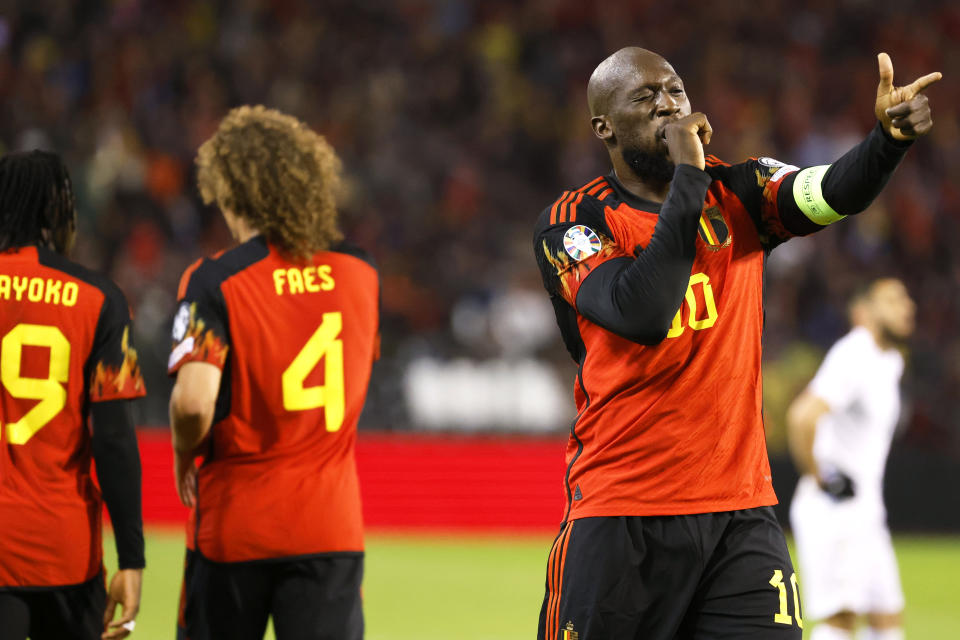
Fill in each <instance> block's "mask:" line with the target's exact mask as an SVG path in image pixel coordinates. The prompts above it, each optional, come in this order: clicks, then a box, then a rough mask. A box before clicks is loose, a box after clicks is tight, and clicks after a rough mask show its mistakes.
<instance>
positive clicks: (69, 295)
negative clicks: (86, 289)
mask: <svg viewBox="0 0 960 640" xmlns="http://www.w3.org/2000/svg"><path fill="white" fill-rule="evenodd" d="M79 296H80V287H78V286H77V283H76V282H68V283H66V284H65V285H63V298H62V301H63V306H65V307H72V306H73V305H75V304H77V298H78V297H79Z"/></svg>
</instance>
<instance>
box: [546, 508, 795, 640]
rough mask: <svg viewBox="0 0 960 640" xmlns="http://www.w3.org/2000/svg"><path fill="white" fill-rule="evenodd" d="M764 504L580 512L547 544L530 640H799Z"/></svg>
mask: <svg viewBox="0 0 960 640" xmlns="http://www.w3.org/2000/svg"><path fill="white" fill-rule="evenodd" d="M796 580H797V579H796V575H795V574H794V571H793V564H792V562H791V561H790V554H789V552H788V551H787V545H786V541H785V540H784V537H783V531H782V530H781V529H780V525H779V523H778V522H777V519H776V516H774V513H773V509H772V508H770V507H760V508H756V509H746V510H743V511H728V512H721V513H707V514H698V515H687V516H642V517H641V516H624V517H603V518H581V519H579V520H572V521H570V522H568V523H567V524H566V525H564V527H563V528H562V529H561V530H560V535H559V536H557V539H556V541H555V542H554V543H553V548H552V549H551V551H550V556H549V560H548V563H547V589H546V596H545V597H544V599H543V608H542V609H541V611H540V630H539V633H538V634H537V637H538V639H539V640H606V639H610V640H707V639H709V640H723V639H730V640H733V639H737V640H744V639H754V638H755V639H757V640H761V639H762V640H800V637H801V629H802V626H803V621H802V619H801V609H800V598H799V588H798V586H797V581H796Z"/></svg>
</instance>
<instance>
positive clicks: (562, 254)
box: [543, 233, 616, 298]
mask: <svg viewBox="0 0 960 640" xmlns="http://www.w3.org/2000/svg"><path fill="white" fill-rule="evenodd" d="M597 236H598V237H599V238H600V247H601V248H600V251H598V252H597V253H595V254H593V255H591V256H589V257H588V258H587V259H585V260H580V261H574V260H573V258H571V257H570V254H568V253H567V252H566V251H564V250H563V249H557V250H556V251H551V250H550V246H549V245H548V244H547V241H546V240H544V241H543V255H544V256H546V258H547V262H549V263H550V266H552V267H553V268H554V269H556V270H557V277H558V278H559V279H560V285H561V286H562V287H563V294H564V297H565V298H569V297H570V295H571V289H570V284H569V279H570V278H574V279H575V280H576V281H577V282H580V281H581V280H583V279H584V278H585V277H586V276H587V274H588V273H590V269H591V267H590V265H589V264H588V262H596V261H597V259H599V260H600V261H601V262H602V261H603V259H604V258H608V257H610V256H611V255H612V254H613V253H614V252H615V251H616V245H614V244H613V241H612V240H611V239H610V238H608V237H607V236H605V235H603V234H601V233H598V234H597Z"/></svg>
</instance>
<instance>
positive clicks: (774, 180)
mask: <svg viewBox="0 0 960 640" xmlns="http://www.w3.org/2000/svg"><path fill="white" fill-rule="evenodd" d="M879 65H880V84H879V85H878V88H877V100H876V103H875V105H874V111H875V113H876V116H877V120H878V122H877V125H876V126H875V127H874V128H873V130H872V131H871V132H870V133H869V134H868V135H867V137H866V138H865V139H864V140H863V141H862V142H860V143H859V144H857V145H856V146H855V147H853V148H852V149H851V150H850V151H848V152H847V153H845V154H844V155H843V156H841V157H840V158H839V159H838V160H837V161H836V162H834V163H833V164H829V165H820V166H814V167H806V168H804V169H800V168H799V167H793V166H783V167H773V168H770V169H769V170H768V167H765V166H761V164H758V163H757V162H755V161H754V162H752V163H745V164H744V165H743V166H744V167H745V169H746V170H745V171H744V172H742V175H739V176H737V177H735V178H734V180H733V181H734V182H739V183H740V184H739V185H736V186H734V190H735V191H737V192H738V194H739V195H741V198H742V199H743V200H744V203H745V204H746V205H747V208H748V210H750V211H751V214H752V215H753V217H754V220H755V222H757V223H758V228H760V230H761V233H763V234H764V235H768V236H772V238H771V240H772V242H770V245H775V244H777V243H778V242H782V241H783V240H786V239H788V238H790V237H793V236H802V235H808V234H811V233H815V232H817V231H819V230H821V229H824V228H825V227H827V226H828V225H830V224H832V223H834V222H837V221H839V220H842V219H843V218H844V217H846V216H849V215H855V214H857V213H860V212H862V211H863V210H865V209H866V208H867V207H868V206H869V205H870V203H872V202H873V200H874V199H875V198H876V197H877V196H878V195H879V194H880V192H881V191H882V190H883V188H884V187H885V186H886V184H887V182H888V181H889V179H890V177H891V176H892V175H893V172H894V170H895V169H896V168H897V166H898V165H899V163H900V161H901V160H902V158H903V156H904V154H906V152H907V149H909V148H910V145H911V144H912V142H913V140H915V139H916V138H917V137H919V136H922V135H926V134H927V133H929V131H930V130H931V128H932V127H933V120H932V118H931V114H930V106H929V103H928V100H927V96H926V95H924V94H923V93H921V92H922V91H923V90H924V89H926V88H927V87H928V86H929V85H930V84H932V83H934V82H936V81H937V80H939V79H940V77H941V75H940V73H930V74H927V75H925V76H923V77H921V78H918V79H917V80H915V81H914V82H912V83H911V84H909V85H907V86H905V87H894V85H893V66H892V64H891V62H890V58H889V56H887V54H885V53H881V54H880V56H879ZM770 173H772V174H773V175H770ZM754 174H756V175H754ZM761 192H762V193H761ZM751 205H752V206H751Z"/></svg>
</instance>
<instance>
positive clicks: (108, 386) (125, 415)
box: [87, 283, 146, 638]
mask: <svg viewBox="0 0 960 640" xmlns="http://www.w3.org/2000/svg"><path fill="white" fill-rule="evenodd" d="M103 291H104V303H103V307H102V308H101V310H100V317H99V319H98V321H97V328H96V332H95V335H94V342H93V347H92V349H91V352H90V358H89V361H88V370H89V371H90V380H89V382H88V385H87V388H88V392H89V400H90V422H91V427H92V429H91V450H92V453H93V460H94V464H95V465H96V470H97V478H98V480H99V484H100V491H101V494H102V496H103V500H104V502H105V503H106V506H107V511H108V512H109V513H110V520H111V522H112V524H113V532H114V540H115V544H116V548H117V565H118V570H117V572H116V573H114V575H113V576H112V578H111V579H110V583H109V585H108V588H107V606H106V608H105V610H104V613H103V625H104V633H103V638H125V637H126V636H128V635H129V634H130V631H131V630H132V629H133V625H134V618H135V617H136V615H137V612H138V611H139V610H140V588H141V584H142V581H143V568H144V566H145V565H146V562H145V559H144V545H143V516H142V511H141V497H140V496H141V467H140V450H139V448H138V446H137V435H136V430H135V429H134V420H133V414H132V408H133V399H134V398H137V397H139V396H142V395H144V394H145V393H146V388H145V386H144V383H143V377H142V376H141V374H140V366H139V364H138V359H137V352H136V349H134V347H133V338H132V331H131V324H130V312H129V308H128V307H127V301H126V299H125V298H124V296H123V293H121V292H120V290H119V289H117V288H116V286H114V285H113V283H105V285H104V286H103ZM118 606H119V607H120V609H121V612H120V617H119V618H118V619H116V620H114V616H115V615H116V610H117V607H118Z"/></svg>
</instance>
